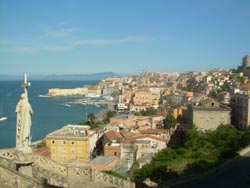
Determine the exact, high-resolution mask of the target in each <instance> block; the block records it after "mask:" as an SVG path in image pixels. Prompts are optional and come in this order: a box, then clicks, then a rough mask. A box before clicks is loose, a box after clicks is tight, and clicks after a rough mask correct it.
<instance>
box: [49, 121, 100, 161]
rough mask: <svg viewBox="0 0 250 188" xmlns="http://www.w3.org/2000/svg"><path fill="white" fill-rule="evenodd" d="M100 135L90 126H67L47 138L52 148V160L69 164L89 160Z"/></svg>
mask: <svg viewBox="0 0 250 188" xmlns="http://www.w3.org/2000/svg"><path fill="white" fill-rule="evenodd" d="M97 139H98V134H96V133H95V132H93V131H91V130H90V127H89V126H82V125H67V126H65V127H63V128H61V129H59V130H56V131H54V132H52V133H50V134H48V135H47V136H46V137H45V142H46V146H47V147H49V148H50V151H51V159H52V160H55V161H57V162H60V163H67V162H70V161H72V160H77V159H86V160H87V159H89V158H90V157H91V153H92V151H93V150H94V147H95V144H96V141H97Z"/></svg>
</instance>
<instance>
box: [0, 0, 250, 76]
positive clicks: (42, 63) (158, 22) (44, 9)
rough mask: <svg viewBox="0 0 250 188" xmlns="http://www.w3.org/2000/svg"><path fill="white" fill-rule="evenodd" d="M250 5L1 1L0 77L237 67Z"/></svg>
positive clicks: (249, 44)
mask: <svg viewBox="0 0 250 188" xmlns="http://www.w3.org/2000/svg"><path fill="white" fill-rule="evenodd" d="M247 54H250V0H89V1H87V0H16V1H14V0H0V66H1V67H0V74H22V73H23V72H28V73H29V74H64V73H67V74H71V73H95V72H102V71H113V72H116V73H139V72H141V71H142V70H146V71H159V72H173V71H175V72H183V71H188V70H197V71H202V70H209V69H212V68H217V67H218V68H226V69H230V68H236V67H237V66H238V65H240V63H241V60H242V57H243V56H244V55H247Z"/></svg>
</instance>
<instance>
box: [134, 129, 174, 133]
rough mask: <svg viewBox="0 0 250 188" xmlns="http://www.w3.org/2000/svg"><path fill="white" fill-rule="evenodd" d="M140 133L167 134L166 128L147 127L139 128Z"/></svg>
mask: <svg viewBox="0 0 250 188" xmlns="http://www.w3.org/2000/svg"><path fill="white" fill-rule="evenodd" d="M139 131H140V133H142V134H168V132H169V131H168V130H167V129H147V130H139Z"/></svg>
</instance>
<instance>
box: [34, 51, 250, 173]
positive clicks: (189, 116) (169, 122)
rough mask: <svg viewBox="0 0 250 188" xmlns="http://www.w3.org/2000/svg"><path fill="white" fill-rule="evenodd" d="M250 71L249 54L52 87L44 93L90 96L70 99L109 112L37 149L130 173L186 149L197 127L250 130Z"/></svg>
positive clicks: (54, 136) (69, 128) (72, 127)
mask: <svg viewBox="0 0 250 188" xmlns="http://www.w3.org/2000/svg"><path fill="white" fill-rule="evenodd" d="M249 76H250V56H248V55H247V56H245V57H243V59H242V64H241V65H239V66H238V67H237V68H236V69H231V70H222V69H213V70H210V71H206V72H205V71H204V72H185V73H181V74H179V73H158V72H143V73H141V74H140V75H136V76H126V77H113V78H106V79H104V80H102V81H100V82H99V84H98V85H96V86H89V85H88V86H83V88H75V89H60V88H51V89H50V90H49V91H48V94H46V95H45V96H46V97H67V96H74V95H77V96H86V97H85V99H84V100H83V99H81V100H79V99H77V100H76V101H75V102H73V104H78V105H86V104H88V100H86V98H90V99H89V100H93V99H95V103H97V104H100V103H102V104H107V109H105V110H104V111H103V112H102V113H100V114H99V115H94V114H89V115H88V118H87V119H86V122H84V123H83V124H82V125H65V126H64V127H62V128H61V129H59V130H56V131H54V132H52V133H49V134H48V135H47V136H46V137H45V138H44V140H43V142H42V144H40V146H39V147H38V148H37V149H36V152H37V153H39V154H40V155H43V156H45V157H47V158H49V159H51V160H53V161H56V162H59V163H62V164H67V165H71V166H75V167H77V166H86V167H90V168H94V169H97V170H98V171H109V172H115V173H118V174H121V175H127V174H128V172H130V170H131V169H132V168H133V167H134V165H135V164H137V165H138V168H141V167H143V165H145V164H149V163H150V162H151V161H152V159H153V158H154V157H155V155H156V154H157V153H158V152H159V151H161V150H163V149H164V148H168V147H179V146H181V145H182V144H183V141H184V139H185V135H186V133H187V131H188V130H190V129H191V127H192V125H193V124H194V125H195V126H196V127H197V129H198V131H201V132H206V131H211V130H216V129H217V128H218V127H219V126H220V125H228V126H229V125H230V124H232V125H233V126H235V127H236V128H237V129H239V130H245V129H247V128H249V126H250V113H249V109H250V95H249V91H250V79H249ZM104 99H105V100H104ZM98 101H99V103H98ZM104 101H106V102H107V103H105V102H104ZM71 104H72V103H71Z"/></svg>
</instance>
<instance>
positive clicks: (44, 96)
mask: <svg viewBox="0 0 250 188" xmlns="http://www.w3.org/2000/svg"><path fill="white" fill-rule="evenodd" d="M38 97H42V98H46V97H52V96H51V95H49V94H44V95H38Z"/></svg>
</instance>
